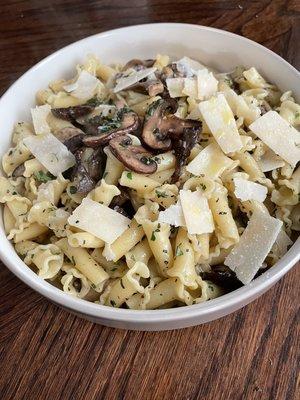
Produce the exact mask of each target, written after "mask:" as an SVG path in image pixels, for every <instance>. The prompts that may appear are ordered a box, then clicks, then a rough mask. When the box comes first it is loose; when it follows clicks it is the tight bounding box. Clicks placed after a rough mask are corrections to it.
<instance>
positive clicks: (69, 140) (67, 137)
mask: <svg viewBox="0 0 300 400" xmlns="http://www.w3.org/2000/svg"><path fill="white" fill-rule="evenodd" d="M55 136H56V137H57V139H58V140H60V141H61V142H62V143H63V144H64V145H65V146H67V148H68V149H69V150H70V151H71V152H72V153H74V152H75V151H76V150H77V149H78V148H79V147H80V146H82V138H83V136H84V133H83V132H82V130H81V129H78V128H75V127H72V126H70V127H66V128H62V129H60V130H59V131H57V132H55Z"/></svg>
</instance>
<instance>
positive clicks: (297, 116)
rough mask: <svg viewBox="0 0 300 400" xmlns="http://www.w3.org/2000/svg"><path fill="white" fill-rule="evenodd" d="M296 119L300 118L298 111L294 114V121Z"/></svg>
mask: <svg viewBox="0 0 300 400" xmlns="http://www.w3.org/2000/svg"><path fill="white" fill-rule="evenodd" d="M298 118H300V112H299V111H296V112H295V119H298Z"/></svg>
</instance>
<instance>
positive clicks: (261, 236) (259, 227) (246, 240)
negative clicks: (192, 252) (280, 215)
mask: <svg viewBox="0 0 300 400" xmlns="http://www.w3.org/2000/svg"><path fill="white" fill-rule="evenodd" d="M281 227H282V221H280V220H278V219H276V218H273V217H271V216H270V215H268V214H267V213H264V212H261V211H258V210H256V211H254V213H253V215H252V217H251V218H250V220H249V222H248V225H247V227H246V229H245V230H244V232H243V234H242V236H241V238H240V241H239V243H238V244H236V245H235V246H234V248H233V249H232V250H231V252H230V254H229V255H228V256H227V257H226V259H225V262H224V264H225V265H227V266H228V267H229V268H230V269H232V270H233V271H235V273H236V276H237V278H238V279H239V280H240V281H241V282H242V283H243V284H245V285H246V284H247V283H249V282H251V281H252V279H253V278H254V276H255V274H256V273H257V271H258V270H259V268H260V267H261V265H262V264H263V262H264V260H265V258H266V257H267V255H268V254H269V252H270V250H271V248H272V246H273V245H274V243H275V241H276V238H277V236H278V234H279V232H280V229H281Z"/></svg>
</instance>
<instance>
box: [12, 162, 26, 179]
mask: <svg viewBox="0 0 300 400" xmlns="http://www.w3.org/2000/svg"><path fill="white" fill-rule="evenodd" d="M24 172H25V166H24V163H23V164H20V165H19V166H18V167H17V168H15V170H14V172H13V173H12V176H13V177H14V178H18V177H20V176H23V174H24Z"/></svg>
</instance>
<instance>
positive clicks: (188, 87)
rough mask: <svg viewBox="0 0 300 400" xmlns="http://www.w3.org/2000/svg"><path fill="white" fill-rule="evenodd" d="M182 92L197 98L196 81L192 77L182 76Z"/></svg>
mask: <svg viewBox="0 0 300 400" xmlns="http://www.w3.org/2000/svg"><path fill="white" fill-rule="evenodd" d="M182 93H183V94H184V95H185V96H189V97H192V98H194V99H197V98H198V88H197V81H196V79H194V78H184V83H183V90H182Z"/></svg>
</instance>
